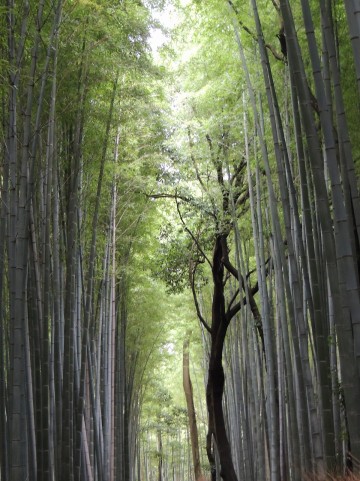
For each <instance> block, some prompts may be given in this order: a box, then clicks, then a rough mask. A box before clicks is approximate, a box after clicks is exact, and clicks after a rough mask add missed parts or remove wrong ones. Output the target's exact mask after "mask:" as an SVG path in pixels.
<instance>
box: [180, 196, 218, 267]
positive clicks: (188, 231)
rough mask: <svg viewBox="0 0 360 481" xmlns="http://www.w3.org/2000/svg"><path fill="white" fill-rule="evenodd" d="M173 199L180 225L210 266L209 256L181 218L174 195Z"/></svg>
mask: <svg viewBox="0 0 360 481" xmlns="http://www.w3.org/2000/svg"><path fill="white" fill-rule="evenodd" d="M175 200H176V209H177V212H178V214H179V218H180V220H181V223H182V225H183V226H184V229H185V230H186V232H187V233H188V234H189V236H190V237H191V238H192V240H193V241H194V243H195V244H196V247H197V248H198V250H199V252H200V253H201V255H202V256H203V258H204V259H205V260H206V261H207V263H208V264H209V266H210V267H212V264H211V261H210V260H209V258H208V257H207V255H206V254H205V252H204V251H203V249H202V248H201V245H200V243H199V241H198V240H197V238H196V237H195V236H194V234H193V233H192V232H191V230H190V229H189V228H188V226H187V225H186V223H185V221H184V219H183V216H182V215H181V211H180V205H179V202H178V199H177V197H176V195H175Z"/></svg>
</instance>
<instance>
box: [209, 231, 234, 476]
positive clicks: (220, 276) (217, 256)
mask: <svg viewBox="0 0 360 481" xmlns="http://www.w3.org/2000/svg"><path fill="white" fill-rule="evenodd" d="M224 240H225V242H224ZM226 245H227V243H226V239H224V235H221V234H220V235H218V236H217V238H216V242H215V249H214V255H213V266H212V274H213V283H214V291H213V302H212V322H211V348H210V359H209V374H208V383H207V387H206V402H207V408H208V413H209V426H213V430H214V432H213V434H214V438H215V442H216V447H217V450H218V453H219V458H220V465H221V472H220V474H221V477H222V478H223V480H224V481H237V476H236V473H235V469H234V464H233V460H232V456H231V450H230V443H229V439H228V435H227V432H226V428H225V419H224V412H223V405H222V399H223V394H224V384H225V375H224V369H223V366H222V353H223V347H224V340H225V335H226V331H227V328H228V325H229V319H228V317H227V316H226V310H225V297H224V265H223V258H224V257H226V256H227V253H224V252H223V248H224V246H225V247H226ZM209 461H210V462H211V460H210V459H209Z"/></svg>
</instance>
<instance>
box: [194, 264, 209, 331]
mask: <svg viewBox="0 0 360 481" xmlns="http://www.w3.org/2000/svg"><path fill="white" fill-rule="evenodd" d="M198 265H199V262H195V261H193V262H191V261H190V285H191V291H192V295H193V298H194V304H195V309H196V314H197V316H198V318H199V321H200V322H201V324H202V325H203V326H204V327H205V329H206V330H207V331H208V332H209V333H210V334H211V332H212V331H211V327H210V326H209V324H208V323H207V322H206V321H205V319H204V318H203V316H202V314H201V310H200V305H199V301H198V298H197V294H196V288H195V273H196V269H197V266H198Z"/></svg>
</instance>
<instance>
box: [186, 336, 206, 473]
mask: <svg viewBox="0 0 360 481" xmlns="http://www.w3.org/2000/svg"><path fill="white" fill-rule="evenodd" d="M189 344H190V334H188V335H187V338H186V339H185V341H184V346H183V387H184V393H185V398H186V405H187V411H188V418H189V427H190V441H191V450H192V457H193V467H194V473H195V481H199V480H200V479H201V477H202V473H201V465H200V450H199V437H198V429H197V424H196V413H195V406H194V396H193V387H192V382H191V378H190V367H189Z"/></svg>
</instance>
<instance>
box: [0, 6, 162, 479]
mask: <svg viewBox="0 0 360 481" xmlns="http://www.w3.org/2000/svg"><path fill="white" fill-rule="evenodd" d="M0 9H1V24H0V29H1V47H0V49H1V50H0V51H1V70H2V74H1V112H2V114H1V116H2V122H1V134H2V135H1V221H0V222H1V241H0V243H1V246H0V251H1V253H0V258H1V261H0V265H1V267H0V270H1V274H0V277H1V286H0V292H1V294H0V296H1V299H0V305H1V314H0V316H1V321H0V323H1V329H0V332H1V341H0V342H1V348H0V351H1V362H0V366H1V367H0V372H1V374H0V385H1V390H0V392H1V407H0V411H1V415H0V433H1V448H0V459H1V472H0V479H1V480H2V481H5V480H12V481H15V480H19V481H20V480H25V479H28V480H33V481H35V480H37V481H40V480H45V479H46V480H66V481H71V480H75V479H77V480H80V479H84V480H85V479H87V480H90V479H92V480H95V479H98V480H100V479H101V480H104V481H105V480H106V479H108V480H110V479H115V477H116V479H119V480H120V479H123V480H129V479H131V477H132V474H130V467H131V463H130V457H132V458H133V457H134V455H135V454H134V449H135V443H134V436H135V432H136V426H137V424H138V414H139V413H138V399H137V397H139V393H137V392H134V391H133V385H134V382H133V378H134V376H133V375H132V374H131V373H132V372H133V371H134V366H135V360H136V352H135V351H134V352H132V351H131V350H129V352H128V353H127V355H128V356H132V358H133V360H134V361H133V363H131V362H129V363H128V365H127V366H126V368H125V356H126V354H125V336H126V322H127V307H126V298H127V291H128V282H127V279H126V276H127V272H126V270H125V266H126V263H127V262H128V259H129V256H130V251H131V242H132V239H133V233H134V232H135V230H136V229H137V226H138V224H139V222H140V218H141V216H145V212H146V209H145V202H144V201H142V200H141V199H138V201H136V196H137V194H136V190H137V187H136V186H135V185H134V183H133V182H132V179H133V173H131V170H132V169H133V170H134V171H135V170H137V169H139V168H140V167H139V165H135V164H136V162H135V160H136V159H137V158H139V157H140V156H144V157H145V156H146V155H147V154H148V153H149V152H150V151H151V150H152V151H154V152H155V151H156V149H157V147H156V136H157V135H158V133H157V132H160V131H161V127H160V124H159V121H158V118H157V110H156V107H152V104H153V102H152V101H151V99H150V93H149V89H148V85H150V84H151V83H152V82H153V80H154V78H155V76H156V71H155V69H153V68H152V66H151V62H150V55H149V48H148V46H147V43H146V41H147V37H148V35H149V25H150V13H149V11H148V10H147V9H146V8H145V7H144V6H142V5H140V4H137V3H136V2H126V5H125V4H124V5H122V4H121V3H119V2H82V1H80V2H77V1H74V2H73V1H68V2H62V0H56V1H50V2H48V1H43V0H41V1H39V2H37V1H32V0H30V1H28V0H25V1H24V2H14V1H12V0H10V1H6V2H3V3H2V5H1V7H0ZM146 82H148V85H147V84H146ZM135 126H136V127H135ZM135 130H137V132H138V135H139V137H138V138H136V132H135ZM140 133H141V134H140ZM147 137H151V139H152V144H151V145H150V146H149V148H147V147H146V146H145V147H144V145H145V144H146V139H147ZM133 161H134V162H133ZM121 164H122V165H123V166H125V165H126V169H127V170H126V169H125V167H124V169H122V167H121ZM120 177H121V182H120V180H119V179H120ZM138 230H139V229H138ZM139 232H141V230H140V231H139Z"/></svg>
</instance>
